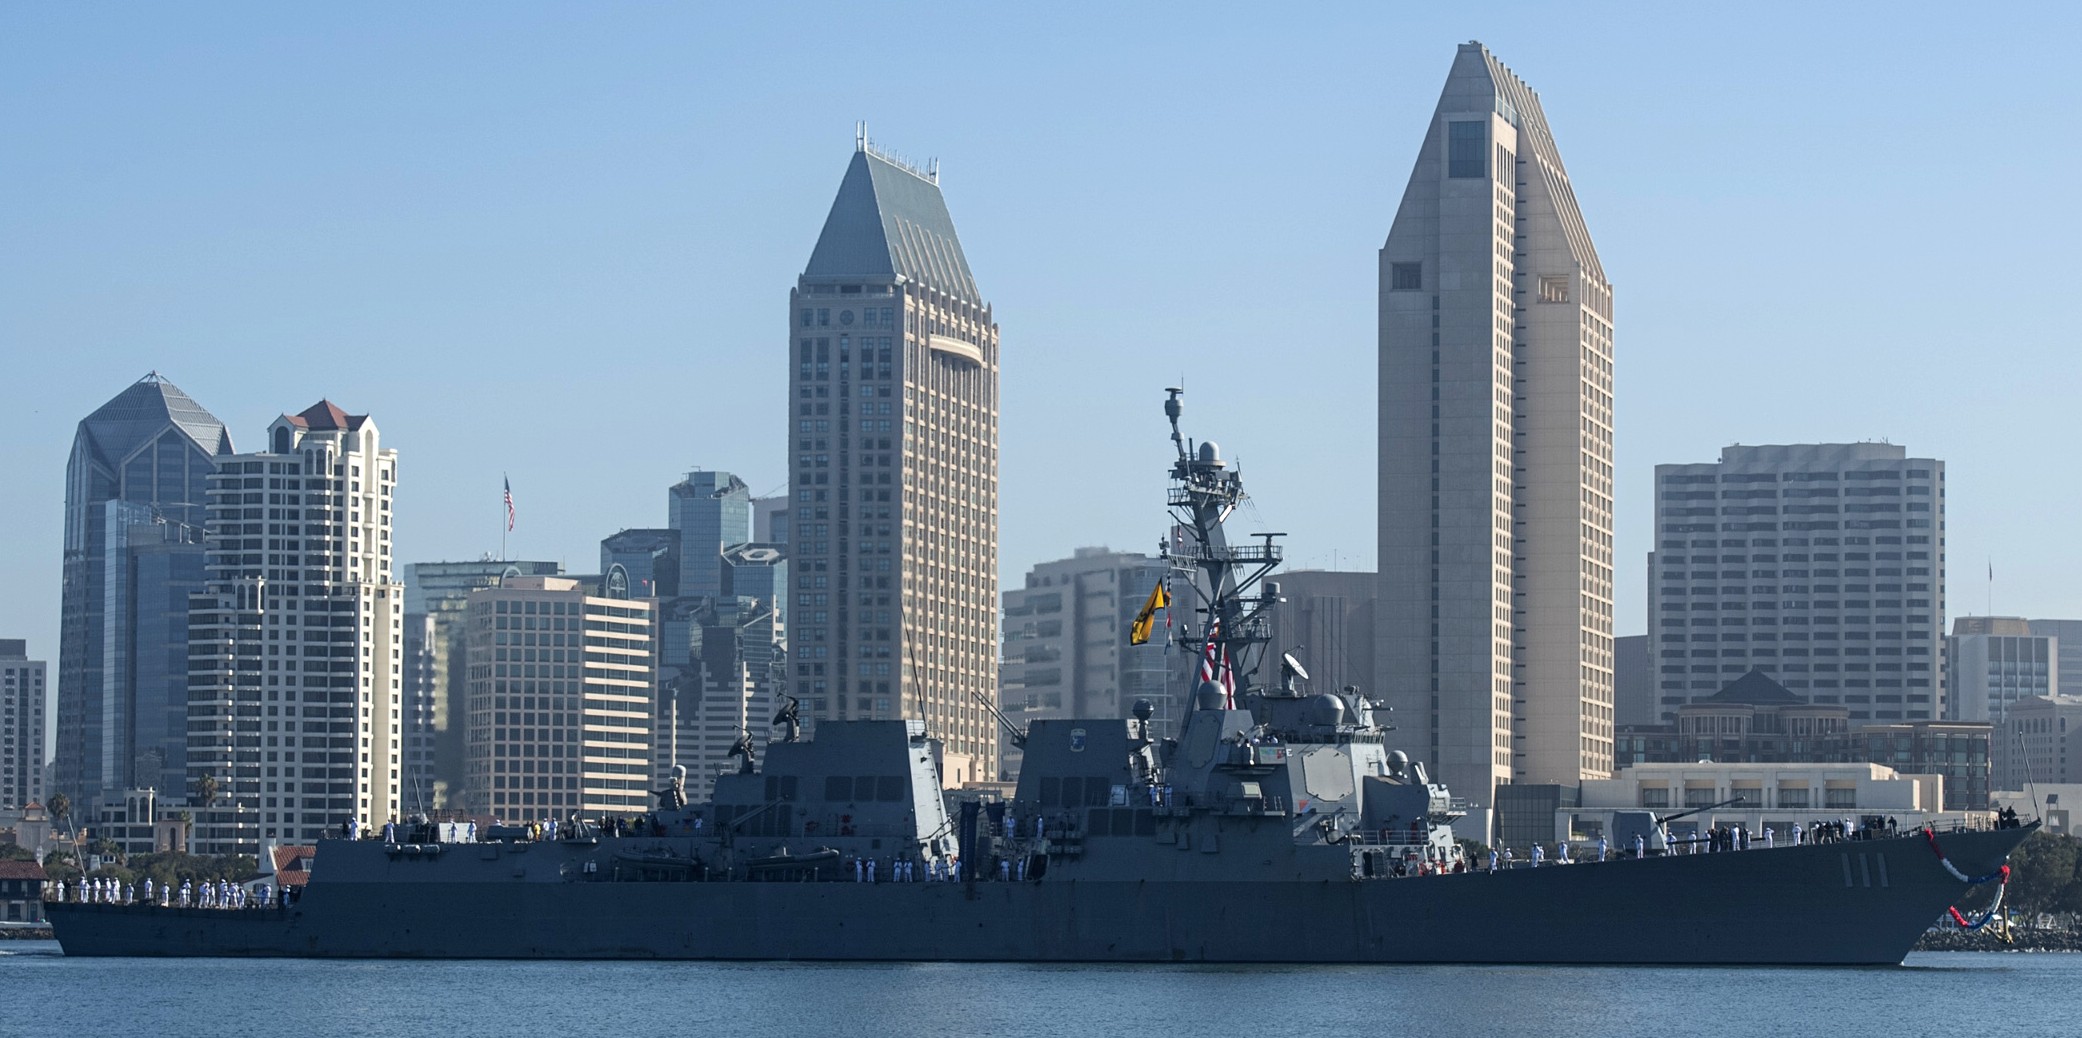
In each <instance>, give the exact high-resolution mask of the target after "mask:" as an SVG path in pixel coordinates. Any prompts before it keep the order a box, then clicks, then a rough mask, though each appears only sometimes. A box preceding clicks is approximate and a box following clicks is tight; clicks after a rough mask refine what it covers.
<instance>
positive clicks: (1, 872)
mask: <svg viewBox="0 0 2082 1038" xmlns="http://www.w3.org/2000/svg"><path fill="white" fill-rule="evenodd" d="M49 878H51V876H50V873H48V872H45V871H43V866H41V865H38V864H36V863H35V862H33V861H0V879H49Z"/></svg>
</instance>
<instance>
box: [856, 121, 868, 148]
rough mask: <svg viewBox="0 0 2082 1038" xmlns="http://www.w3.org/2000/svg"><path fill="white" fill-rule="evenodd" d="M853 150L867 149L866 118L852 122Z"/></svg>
mask: <svg viewBox="0 0 2082 1038" xmlns="http://www.w3.org/2000/svg"><path fill="white" fill-rule="evenodd" d="M853 150H854V151H866V150H868V140H867V120H866V119H860V120H856V121H855V122H854V123H853Z"/></svg>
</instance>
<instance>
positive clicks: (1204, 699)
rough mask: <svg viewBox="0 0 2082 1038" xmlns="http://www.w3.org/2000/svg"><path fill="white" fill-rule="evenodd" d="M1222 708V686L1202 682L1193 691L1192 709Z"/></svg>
mask: <svg viewBox="0 0 2082 1038" xmlns="http://www.w3.org/2000/svg"><path fill="white" fill-rule="evenodd" d="M1221 708H1222V686H1220V685H1217V684H1215V683H1214V682H1212V681H1203V682H1201V683H1200V686H1199V687H1198V688H1197V689H1195V690H1194V691H1193V709H1195V710H1220V709H1221Z"/></svg>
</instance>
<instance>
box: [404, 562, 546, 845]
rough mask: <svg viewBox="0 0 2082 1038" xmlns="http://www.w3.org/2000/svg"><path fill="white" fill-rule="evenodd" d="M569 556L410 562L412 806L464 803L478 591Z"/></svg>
mask: <svg viewBox="0 0 2082 1038" xmlns="http://www.w3.org/2000/svg"><path fill="white" fill-rule="evenodd" d="M563 572H564V566H563V564H562V563H557V562H542V561H527V560H500V559H477V560H474V561H467V562H415V563H408V564H407V565H406V566H405V627H404V637H403V640H402V644H403V645H404V651H405V656H404V664H405V665H404V672H403V689H404V707H405V736H404V737H405V748H404V754H405V756H404V761H405V765H404V768H405V770H404V772H403V776H402V782H403V786H402V790H401V793H400V795H401V796H402V797H403V798H404V805H405V810H406V811H407V812H408V813H411V812H420V811H428V810H434V809H453V808H459V807H461V806H462V794H463V775H464V770H465V769H464V750H463V689H464V687H465V685H466V683H467V682H468V681H469V665H470V664H469V653H468V651H467V645H468V632H467V631H466V630H465V629H464V624H463V617H464V612H465V610H466V609H467V608H468V607H469V604H470V593H471V592H473V591H477V590H481V589H483V588H488V587H498V586H499V583H500V581H502V580H504V579H506V578H508V577H520V576H558V575H561V574H562V573H563Z"/></svg>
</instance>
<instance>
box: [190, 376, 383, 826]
mask: <svg viewBox="0 0 2082 1038" xmlns="http://www.w3.org/2000/svg"><path fill="white" fill-rule="evenodd" d="M397 464H398V452H397V451H395V450H393V449H391V448H387V447H384V446H383V445H382V440H381V437H380V436H379V434H378V433H377V431H376V423H375V422H373V421H371V420H370V419H369V416H367V415H350V414H347V413H346V412H344V411H342V410H340V408H338V407H336V406H334V405H333V404H332V403H331V402H330V401H324V400H321V401H319V402H318V403H317V404H315V405H313V406H311V407H310V408H309V409H307V410H305V411H303V412H301V413H299V414H293V415H283V416H282V417H281V418H279V419H276V421H275V423H274V424H273V425H272V426H270V427H269V428H268V449H267V450H265V451H263V452H261V453H257V454H234V455H229V456H226V457H224V458H223V459H221V460H220V462H219V464H218V466H217V469H216V471H215V472H213V473H211V474H210V476H209V500H208V507H209V512H208V523H209V540H208V542H207V543H208V545H209V555H208V584H207V590H206V591H204V592H201V593H199V594H196V595H194V596H193V597H191V598H190V600H189V620H188V628H189V643H188V644H189V648H188V653H189V660H190V663H189V684H188V694H189V698H188V776H189V782H188V785H189V789H188V792H189V793H190V794H191V796H192V795H193V794H195V792H196V790H197V789H198V787H199V786H201V785H203V783H202V780H203V777H204V776H205V775H207V776H208V777H209V782H210V784H212V785H214V788H215V797H214V799H213V803H212V804H211V805H210V806H208V807H203V806H202V805H200V804H197V805H196V806H197V808H198V809H199V810H198V811H197V816H196V833H195V842H196V846H197V848H198V850H199V852H200V853H211V854H224V853H232V852H234V851H236V852H238V853H246V854H250V853H254V852H255V851H256V849H257V848H258V846H259V845H260V844H262V843H284V842H299V843H301V842H309V841H311V840H314V839H317V838H318V837H319V836H321V835H322V834H323V833H324V832H325V831H326V830H327V829H333V830H334V831H337V828H338V826H340V825H341V824H342V823H345V822H347V821H349V820H350V819H352V820H356V821H359V822H360V823H361V825H362V826H363V827H370V826H380V825H382V824H383V823H384V822H386V821H389V820H391V819H394V818H397V817H399V815H400V812H401V806H402V805H401V798H400V787H401V781H400V777H401V773H402V771H403V749H404V741H403V721H402V714H403V692H402V689H403V655H404V652H403V644H402V642H403V624H404V591H405V589H404V585H403V584H400V583H398V581H397V579H396V577H395V576H394V569H393V558H394V556H393V548H392V529H393V527H392V522H393V514H394V513H393V512H392V502H393V499H394V498H393V491H394V490H395V489H396V487H397Z"/></svg>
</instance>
